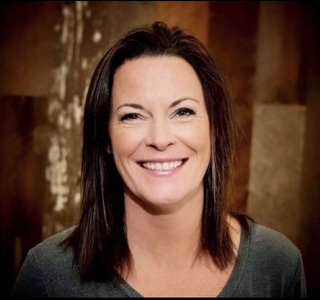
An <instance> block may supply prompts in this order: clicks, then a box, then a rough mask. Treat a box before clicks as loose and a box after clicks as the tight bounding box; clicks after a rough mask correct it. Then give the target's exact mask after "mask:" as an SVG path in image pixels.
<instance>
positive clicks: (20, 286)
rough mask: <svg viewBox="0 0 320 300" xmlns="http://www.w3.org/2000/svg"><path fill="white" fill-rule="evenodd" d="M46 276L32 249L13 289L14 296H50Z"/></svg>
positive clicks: (12, 295)
mask: <svg viewBox="0 0 320 300" xmlns="http://www.w3.org/2000/svg"><path fill="white" fill-rule="evenodd" d="M48 295H49V294H48V288H47V284H46V281H45V278H44V276H43V274H42V272H41V270H40V268H39V267H38V265H37V263H36V260H35V258H34V256H33V253H32V250H30V251H29V252H28V254H27V256H26V258H25V260H24V262H23V264H22V266H21V269H20V271H19V273H18V276H17V278H16V281H15V284H14V286H13V289H12V293H11V297H12V298H25V297H29V298H44V297H48Z"/></svg>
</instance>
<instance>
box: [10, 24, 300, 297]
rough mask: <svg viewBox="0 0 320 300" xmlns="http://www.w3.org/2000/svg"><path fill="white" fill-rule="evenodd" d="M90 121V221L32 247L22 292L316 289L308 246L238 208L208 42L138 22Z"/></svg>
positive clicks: (101, 81)
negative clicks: (305, 255)
mask: <svg viewBox="0 0 320 300" xmlns="http://www.w3.org/2000/svg"><path fill="white" fill-rule="evenodd" d="M83 121H84V123H83V149H82V172H81V176H82V189H81V195H82V211H81V217H80V220H79V223H78V224H77V225H76V226H74V227H71V228H69V229H67V230H65V231H63V232H61V233H58V234H56V235H54V236H52V237H50V238H48V239H47V240H45V241H43V242H42V243H41V244H39V245H37V246H36V247H34V248H33V249H31V250H30V251H29V253H28V256H27V257H26V260H25V262H24V264H23V266H22V268H21V270H20V273H19V275H18V278H17V281H16V283H15V286H14V289H13V292H12V295H13V296H14V297H23V296H28V297H142V296H155V297H161V296H167V297H174V296H178V297H200V296H204V297H214V296H215V297H216V296H220V297H297V296H298V297H300V296H306V285H305V275H304V269H303V262H302V258H301V254H300V251H299V250H298V248H297V247H296V246H295V245H294V244H293V243H292V242H291V241H290V240H289V239H288V238H286V237H285V236H284V235H282V234H280V233H278V232H276V231H273V230H271V229H269V228H266V227H263V226H261V225H259V224H257V223H256V222H255V221H254V220H253V219H251V218H250V217H249V216H246V215H244V214H242V213H239V212H237V211H235V210H234V208H233V199H232V193H231V192H230V189H231V188H232V185H231V182H232V181H231V168H232V158H233V144H234V137H233V134H234V129H233V116H232V103H231V101H230V99H229V95H228V92H227V89H226V87H225V83H224V79H223V76H222V74H221V73H220V71H219V69H218V68H217V66H216V64H215V61H214V59H213V58H212V56H211V55H210V53H209V52H208V50H207V49H206V48H205V47H204V45H203V44H202V43H201V42H200V41H199V40H197V39H196V38H195V37H193V36H192V35H189V34H188V33H187V32H184V31H182V30H181V29H180V28H179V27H173V28H168V27H167V26H166V24H164V23H161V22H155V23H154V24H152V25H150V26H145V27H141V28H135V29H132V30H131V31H129V32H128V33H127V34H126V35H125V36H124V37H123V38H122V39H120V40H119V41H118V42H116V43H115V44H114V45H113V46H112V47H111V48H110V50H109V51H108V52H107V53H106V54H105V56H104V57H103V58H102V59H101V61H100V63H99V64H98V66H97V68H96V70H95V72H94V74H93V76H92V80H91V82H90V86H89V90H88V94H87V99H86V104H85V109H84V120H83ZM279 278H281V280H279Z"/></svg>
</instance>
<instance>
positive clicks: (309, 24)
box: [0, 1, 320, 296]
mask: <svg viewBox="0 0 320 300" xmlns="http://www.w3.org/2000/svg"><path fill="white" fill-rule="evenodd" d="M317 13H318V10H317V9H316V7H315V5H311V4H310V2H307V1H306V2H303V1H279V2H277V1H275V2H268V1H239V2H236V1H227V2H224V1H212V2H210V1H200V2H195V1H164V2H161V1H145V2H142V1H133V2H131V1H130V2H129V1H128V2H127V1H102V2H100V1H99V2H98V1H89V2H88V1H87V2H86V1H42V2H38V1H29V2H20V1H3V2H1V4H0V67H1V69H0V121H1V126H0V233H1V235H0V255H1V256H0V270H1V274H2V275H5V276H4V279H3V280H2V281H1V288H2V289H1V290H2V294H3V295H4V296H6V295H8V294H9V291H10V289H11V287H12V284H13V281H14V279H15V276H16V274H17V271H18V269H19V267H20V265H21V262H22V260H23V258H24V256H25V254H26V251H28V249H30V247H32V246H33V245H35V244H36V243H38V242H40V241H41V240H42V239H44V238H46V237H48V236H50V235H52V234H54V233H56V232H59V231H61V230H62V229H64V228H66V227H68V226H70V225H72V224H74V223H75V222H76V221H77V218H78V212H79V167H80V153H81V126H80V123H81V117H82V107H83V104H84V99H85V93H86V88H87V84H88V80H89V79H90V76H91V74H92V71H93V69H94V67H95V65H96V64H97V62H98V60H99V58H100V57H101V56H102V54H103V53H104V52H105V51H106V50H107V49H108V47H109V46H110V45H111V44H112V42H113V41H114V40H116V39H117V38H118V37H120V36H121V35H122V34H123V33H124V32H126V31H127V30H128V29H129V28H131V27H133V26H136V25H140V24H143V23H150V22H152V21H154V20H163V21H166V22H168V23H169V24H170V25H180V26H181V27H182V28H184V29H188V30H190V32H192V33H193V34H195V35H196V36H198V37H199V38H200V39H201V40H202V41H203V42H204V43H205V44H206V45H207V46H208V47H209V48H210V50H211V51H212V52H213V54H214V55H215V57H216V59H217V61H218V64H219V65H220V67H221V68H222V69H223V71H224V73H225V74H226V75H227V78H228V84H229V86H230V90H231V93H232V96H233V99H234V101H235V105H236V116H237V121H238V126H239V129H240V132H241V135H240V141H239V146H238V163H237V166H236V174H235V175H236V183H237V189H236V194H235V196H236V200H237V205H238V207H239V209H240V210H243V211H246V212H248V213H249V214H250V215H252V216H253V217H254V218H255V219H256V220H257V221H258V222H260V223H262V224H265V225H267V226H269V227H272V228H274V229H276V230H278V231H280V232H282V233H284V234H285V235H287V236H288V237H289V238H290V239H291V240H292V241H293V242H294V243H295V244H296V245H297V246H298V247H299V248H300V249H301V251H302V253H303V257H304V261H305V269H306V275H307V284H308V293H309V296H315V295H319V294H320V283H319V282H320V260H319V255H320V159H319V157H320V146H319V144H320V143H319V142H320V117H319V113H320V99H319V95H320V80H319V79H320V78H319V75H320V64H319V57H318V53H319V50H320V45H319V41H320V36H319V32H320V31H319V29H320V28H319V19H317V17H318V14H317Z"/></svg>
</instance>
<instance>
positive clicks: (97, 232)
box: [64, 22, 248, 280]
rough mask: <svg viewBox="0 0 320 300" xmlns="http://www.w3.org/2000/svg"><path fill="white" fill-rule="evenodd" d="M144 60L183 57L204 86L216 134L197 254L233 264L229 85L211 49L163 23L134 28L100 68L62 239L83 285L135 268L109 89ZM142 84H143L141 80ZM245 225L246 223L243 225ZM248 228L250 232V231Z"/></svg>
mask: <svg viewBox="0 0 320 300" xmlns="http://www.w3.org/2000/svg"><path fill="white" fill-rule="evenodd" d="M145 56H178V57H181V58H183V59H185V60H186V61H187V62H188V63H189V64H190V65H191V66H192V67H193V68H194V70H195V71H196V73H197V75H198V77H199V80H200V82H201V84H202V89H203V93H204V98H205V104H206V109H207V111H208V116H209V122H210V136H211V139H210V140H211V141H210V144H211V159H210V163H209V166H208V169H207V171H206V173H205V176H204V191H205V192H204V210H203V215H202V232H201V241H200V245H199V249H200V251H201V252H203V253H206V254H209V255H210V256H211V257H212V259H213V261H214V262H215V263H216V265H217V266H218V267H219V268H220V269H224V268H225V267H226V266H228V265H229V263H231V262H232V261H234V259H235V254H234V245H233V243H232V240H231V237H230V234H229V225H228V222H227V215H228V214H232V215H234V216H236V217H238V219H239V220H240V221H241V220H242V221H243V218H242V217H241V214H239V215H238V214H237V213H235V212H234V209H233V203H232V197H231V194H230V193H229V191H230V187H231V185H230V179H231V173H232V172H231V170H232V161H233V152H234V150H233V148H234V125H233V113H232V106H231V101H230V97H229V93H228V90H227V88H226V82H225V80H224V78H223V76H222V74H221V72H220V71H219V69H218V67H217V64H216V62H215V61H214V59H213V57H212V56H211V54H210V53H209V51H208V50H207V49H206V47H205V46H204V45H203V44H202V43H201V42H200V41H199V40H198V39H197V38H196V37H194V36H193V35H191V34H188V33H187V32H186V31H182V30H181V29H180V28H179V27H177V26H175V27H172V28H168V27H167V25H166V24H164V23H162V22H154V23H153V24H152V25H151V26H143V27H138V28H135V29H133V30H131V31H129V32H128V33H127V34H125V35H124V36H123V37H122V38H121V39H120V40H118V41H117V42H116V43H115V44H114V45H113V46H112V47H111V48H110V49H109V50H108V51H107V52H106V54H105V55H104V56H103V57H102V59H101V60H100V62H99V63H98V65H97V67H96V69H95V71H94V73H93V76H92V78H91V82H90V85H89V89H88V93H87V98H86V103H85V107H84V117H83V145H82V147H83V148H82V166H81V167H82V170H81V171H82V172H81V195H82V206H81V215H80V221H79V224H78V225H77V226H76V227H75V230H74V231H73V232H72V234H71V235H70V236H69V237H68V238H67V239H66V240H65V241H64V244H65V245H67V246H71V247H72V248H73V250H74V254H75V263H76V265H77V266H78V267H79V271H80V276H81V278H82V279H83V280H91V279H93V280H106V279H107V280H113V279H115V278H117V276H118V272H117V270H124V268H125V267H126V268H130V262H131V253H130V249H129V247H128V243H127V239H126V227H125V223H124V220H123V218H124V183H123V181H122V179H121V177H120V175H119V173H118V171H117V169H116V166H115V163H114V159H113V156H112V155H110V154H108V152H107V148H108V145H110V136H109V130H108V128H109V120H110V113H111V105H112V103H111V99H112V95H111V91H112V85H113V80H114V74H115V72H116V70H117V69H118V68H119V67H120V66H121V65H122V64H124V63H125V62H126V61H128V60H132V59H137V58H139V57H145ZM141 80H143V78H142V79H141ZM242 223H244V222H242ZM244 229H245V230H247V229H248V228H247V227H245V228H244Z"/></svg>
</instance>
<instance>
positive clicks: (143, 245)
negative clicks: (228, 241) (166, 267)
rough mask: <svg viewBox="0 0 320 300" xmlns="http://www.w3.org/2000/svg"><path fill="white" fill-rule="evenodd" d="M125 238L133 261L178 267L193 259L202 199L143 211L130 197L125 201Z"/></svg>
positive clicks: (196, 247) (196, 248)
mask: <svg viewBox="0 0 320 300" xmlns="http://www.w3.org/2000/svg"><path fill="white" fill-rule="evenodd" d="M125 207H126V208H125V212H126V213H125V222H126V226H127V238H128V243H129V247H130V250H131V253H132V256H133V258H134V260H135V261H139V258H140V257H141V259H144V260H146V259H149V260H150V261H154V262H157V261H159V262H162V263H164V262H167V263H168V264H172V263H175V264H179V263H180V262H181V263H184V264H186V261H190V262H191V261H192V259H193V260H194V259H195V257H196V255H197V253H198V250H199V242H200V237H201V219H202V208H203V197H201V198H200V199H192V200H189V201H185V202H184V203H183V205H180V206H179V208H178V209H177V207H176V208H172V207H171V208H166V209H163V208H162V209H161V210H160V209H157V208H155V207H153V209H146V208H145V207H143V206H142V205H139V204H138V202H137V201H134V200H133V199H131V198H130V197H126V200H125Z"/></svg>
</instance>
